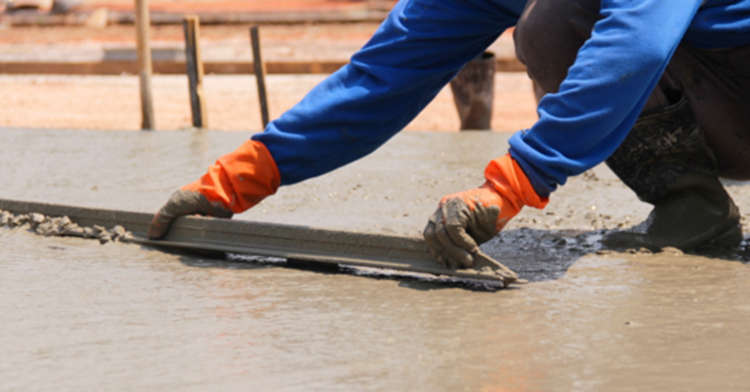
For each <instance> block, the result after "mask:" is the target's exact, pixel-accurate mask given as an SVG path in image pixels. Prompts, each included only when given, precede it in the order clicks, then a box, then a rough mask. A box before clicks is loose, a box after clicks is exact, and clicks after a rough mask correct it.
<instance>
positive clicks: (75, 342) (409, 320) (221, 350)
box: [0, 129, 750, 392]
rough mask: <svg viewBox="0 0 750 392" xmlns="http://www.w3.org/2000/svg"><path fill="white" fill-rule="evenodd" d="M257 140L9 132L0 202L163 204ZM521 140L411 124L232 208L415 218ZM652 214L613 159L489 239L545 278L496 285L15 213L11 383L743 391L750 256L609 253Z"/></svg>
mask: <svg viewBox="0 0 750 392" xmlns="http://www.w3.org/2000/svg"><path fill="white" fill-rule="evenodd" d="M247 137H248V134H247V133H220V132H200V131H180V132H159V133H154V132H101V131H98V132H89V131H69V130H59V131H54V130H21V129H3V130H1V131H0V143H2V146H3V147H4V148H3V150H2V153H0V178H2V179H3V186H2V187H1V188H0V198H6V199H21V200H29V201H39V202H50V203H55V204H69V205H78V206H85V207H96V208H108V209H122V210H135V211H143V212H153V211H155V210H156V209H157V208H158V207H159V206H160V205H161V204H162V203H163V202H164V201H165V200H166V199H167V198H168V197H169V195H170V193H171V192H172V191H173V190H174V189H175V188H177V187H179V186H181V185H183V184H184V183H187V182H189V181H193V180H194V179H195V178H197V177H198V176H199V175H200V174H202V173H203V171H204V170H205V168H206V166H207V165H208V164H210V163H211V162H212V161H213V160H214V159H216V157H218V156H220V155H222V154H224V153H226V152H228V151H231V150H233V149H234V148H235V147H236V146H237V145H239V144H240V143H241V142H242V141H243V140H245V139H246V138H247ZM506 148H507V135H504V134H499V133H466V134H433V133H404V134H401V135H398V136H396V137H395V138H394V139H393V140H392V141H390V142H389V143H387V144H386V145H385V146H384V147H383V148H382V149H380V150H378V151H377V152H375V153H373V154H372V155H370V156H368V157H366V158H364V159H362V160H360V161H358V162H355V163H353V164H351V165H348V166H346V167H343V168H341V169H339V170H337V171H335V172H333V173H331V174H330V175H326V176H322V177H319V178H315V179H311V180H310V181H306V182H303V183H301V184H298V185H294V186H290V187H285V188H282V189H281V190H280V191H279V192H278V194H277V195H275V196H273V197H271V198H269V199H267V200H266V201H264V202H263V203H261V204H260V205H259V206H257V207H256V208H254V209H252V210H251V211H248V212H246V213H244V214H240V215H238V216H237V217H236V219H248V220H262V221H270V222H278V223H293V224H300V225H308V226H314V227H322V228H332V229H345V230H356V231H363V232H374V233H396V234H400V235H408V236H419V235H420V232H421V230H422V226H423V225H424V223H425V220H426V219H427V217H428V216H429V214H431V213H432V210H433V209H434V207H435V205H436V203H437V200H439V198H440V197H441V196H442V195H444V194H445V193H449V192H455V191H458V190H462V189H466V188H468V187H472V186H476V185H478V184H479V183H480V182H481V180H482V170H483V168H484V165H485V164H486V162H487V161H488V160H489V159H491V158H493V157H495V156H497V155H499V154H502V153H503V152H504V151H505V150H506ZM727 188H728V190H729V192H730V193H731V194H732V196H733V197H734V198H735V200H736V201H737V204H738V205H739V206H740V208H744V209H745V211H743V214H744V215H743V218H744V219H743V225H744V229H745V232H746V233H747V231H748V220H747V218H748V215H747V211H746V209H748V208H750V189H749V188H750V186H748V184H746V183H737V182H728V183H727ZM648 211H649V206H648V205H645V204H643V203H640V202H638V201H637V199H636V198H635V196H634V195H633V194H632V192H630V191H629V190H627V189H626V188H625V187H624V186H622V185H621V184H620V183H619V181H618V180H617V179H616V178H614V176H612V174H611V173H610V172H609V171H608V170H607V169H606V168H604V167H597V168H595V169H593V170H591V171H589V172H587V173H586V174H584V175H583V176H580V177H576V178H572V179H570V181H569V182H568V184H566V185H565V186H564V187H562V188H561V189H560V190H558V191H557V192H555V193H554V194H553V196H552V200H551V202H550V205H549V206H548V207H547V209H545V210H543V211H538V210H534V209H525V210H524V211H522V212H521V214H520V215H519V216H518V217H516V219H514V220H513V221H512V222H511V223H510V224H509V226H508V227H507V228H506V230H504V231H503V233H502V234H501V235H499V236H498V237H496V238H495V239H494V240H493V241H492V242H491V243H490V244H488V245H487V246H486V248H487V250H488V251H489V252H490V253H491V254H492V255H493V256H495V257H496V258H498V259H500V260H501V261H503V262H504V263H505V264H507V265H509V266H511V267H512V268H514V269H515V270H516V271H517V272H519V274H520V275H521V277H524V278H527V279H530V280H533V282H531V283H529V284H527V285H524V286H518V287H517V288H511V289H509V290H502V291H500V292H493V293H487V292H485V291H473V290H466V289H465V288H464V287H453V286H447V285H443V284H434V283H430V282H423V281H413V280H403V279H373V278H372V276H373V275H372V274H371V273H369V272H368V271H361V270H359V271H355V273H356V274H360V273H363V274H365V275H366V276H367V278H361V277H359V276H352V275H351V274H332V273H328V272H321V271H310V270H302V269H296V268H295V269H292V268H278V267H276V266H268V265H258V264H257V263H254V262H253V263H247V262H244V261H242V260H232V259H230V260H216V259H210V258H204V257H201V256H199V255H194V254H190V255H180V254H172V253H165V252H162V251H159V250H155V249H152V248H147V247H141V246H138V245H135V244H124V243H116V242H110V243H108V244H107V245H104V246H100V245H99V244H98V243H97V242H95V241H90V240H83V239H80V238H70V237H58V236H47V237H45V236H40V235H36V234H33V233H31V232H29V230H27V229H23V227H27V228H31V227H33V226H31V225H30V224H28V223H27V225H28V226H23V225H22V226H15V228H14V229H10V230H9V229H7V228H0V249H2V252H0V253H1V254H2V257H0V268H1V269H2V273H0V325H2V326H3V333H0V347H2V355H3V360H0V379H2V384H0V385H2V386H0V389H7V390H34V391H61V390H63V391H80V390H123V389H137V390H164V389H167V390H186V391H205V390H207V389H208V390H228V391H233V390H237V391H242V390H247V389H248V385H252V386H253V388H255V389H258V390H274V391H301V390H304V391H307V390H311V389H312V390H372V391H383V390H429V391H456V390H507V391H528V390H538V391H623V392H625V391H633V390H659V391H661V390H667V391H672V390H679V391H707V390H720V391H744V390H746V389H747V388H746V386H747V385H750V384H749V383H750V377H749V376H748V373H747V371H746V368H747V361H748V358H750V348H748V345H747V344H746V343H747V332H746V330H747V325H750V306H748V302H747V298H748V296H750V285H748V282H750V269H749V268H748V265H746V264H743V263H739V262H730V261H727V260H726V259H732V260H736V259H737V258H738V257H739V258H741V255H740V252H739V251H738V254H737V255H730V256H731V257H727V256H726V255H719V256H716V257H698V256H694V255H686V254H682V253H681V252H679V251H676V250H670V249H666V250H665V251H663V252H660V253H656V254H651V253H647V252H642V251H638V250H634V251H632V252H630V253H617V254H607V253H608V252H604V251H602V250H601V249H600V247H599V245H598V238H599V237H600V236H601V234H602V233H603V232H604V231H606V230H614V229H617V228H618V227H620V226H622V227H627V226H629V225H631V224H632V223H637V222H638V221H640V219H642V218H643V217H645V216H646V214H647V213H648ZM5 216H6V218H0V219H5V220H7V221H10V220H11V219H13V220H15V219H17V218H16V217H10V216H9V215H5ZM26 219H31V221H32V222H33V221H37V222H39V224H38V225H37V227H39V226H41V225H42V224H43V223H44V222H45V220H44V219H42V218H41V217H33V216H31V217H27V218H26ZM18 223H21V221H20V220H19V221H18ZM13 224H15V223H13ZM603 253H604V254H603Z"/></svg>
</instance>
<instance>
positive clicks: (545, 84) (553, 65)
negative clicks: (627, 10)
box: [513, 0, 600, 92]
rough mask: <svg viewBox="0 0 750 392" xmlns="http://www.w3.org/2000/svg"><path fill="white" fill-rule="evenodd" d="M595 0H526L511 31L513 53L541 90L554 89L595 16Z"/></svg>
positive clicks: (573, 59) (597, 8) (588, 31)
mask: <svg viewBox="0 0 750 392" xmlns="http://www.w3.org/2000/svg"><path fill="white" fill-rule="evenodd" d="M599 8H600V1H599V0H574V1H571V0H530V1H529V2H528V3H527V5H526V9H525V10H524V12H523V14H522V15H521V17H520V18H519V20H518V23H517V24H516V30H515V32H514V34H513V39H514V41H515V48H516V55H517V56H518V59H519V60H520V61H521V62H522V63H524V64H525V65H526V69H527V72H528V73H529V76H530V77H531V79H533V80H534V81H535V82H536V83H537V84H538V85H539V87H540V88H541V89H542V90H543V91H544V92H554V91H557V89H558V87H559V86H560V83H561V82H562V81H563V79H565V76H566V75H567V70H568V68H569V67H570V66H571V65H572V64H573V61H575V58H576V55H577V53H578V49H579V48H580V47H581V46H582V45H583V43H584V42H585V41H586V40H587V39H588V38H589V36H590V35H591V29H592V28H593V26H594V23H596V21H597V20H598V19H599Z"/></svg>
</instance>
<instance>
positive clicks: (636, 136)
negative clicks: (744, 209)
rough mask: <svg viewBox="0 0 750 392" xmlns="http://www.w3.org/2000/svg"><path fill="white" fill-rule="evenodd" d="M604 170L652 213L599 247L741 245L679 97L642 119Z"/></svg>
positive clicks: (733, 212)
mask: <svg viewBox="0 0 750 392" xmlns="http://www.w3.org/2000/svg"><path fill="white" fill-rule="evenodd" d="M607 165H609V167H610V169H612V171H614V172H615V174H616V175H617V176H618V177H619V178H620V179H621V180H622V181H623V182H624V183H625V184H626V185H627V186H628V187H630V188H631V189H633V190H634V191H635V193H636V195H638V197H639V198H640V199H641V200H643V201H645V202H647V203H651V204H653V205H654V208H653V210H652V211H651V213H650V214H649V216H648V218H647V219H646V220H645V221H644V222H642V223H641V224H639V225H637V226H635V227H634V228H632V229H630V230H628V231H620V232H615V233H611V234H609V235H607V236H605V238H604V239H603V243H604V245H605V246H607V247H610V248H615V249H628V248H635V249H640V248H648V249H651V250H659V249H662V248H664V247H668V246H672V247H676V248H680V249H682V250H685V251H696V250H698V251H700V250H703V249H716V248H721V249H724V248H734V247H736V246H738V245H739V243H740V242H741V241H742V229H741V226H740V214H739V210H738V208H737V206H736V205H735V204H734V202H733V201H732V199H731V197H730V196H729V195H728V194H727V192H726V191H725V190H724V187H723V186H722V185H721V183H720V182H719V179H718V170H717V162H716V157H715V156H714V154H713V152H712V151H711V150H710V149H709V147H708V145H707V144H706V141H705V138H704V135H703V131H702V130H701V128H700V127H699V126H698V124H697V122H696V121H695V119H694V117H693V113H692V110H691V109H690V107H689V105H688V102H687V100H686V99H685V98H684V97H683V98H682V99H681V100H679V101H678V102H677V103H675V104H673V105H671V106H668V107H666V108H664V109H661V110H659V111H656V112H651V113H648V114H644V115H642V116H641V118H639V120H638V121H637V122H636V124H635V126H634V127H633V129H632V130H631V131H630V134H629V135H628V137H627V138H626V139H625V141H624V142H623V143H622V145H620V147H619V148H618V149H617V151H615V153H614V154H613V155H612V156H611V157H610V158H609V159H607Z"/></svg>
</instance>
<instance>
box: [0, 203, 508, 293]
mask: <svg viewBox="0 0 750 392" xmlns="http://www.w3.org/2000/svg"><path fill="white" fill-rule="evenodd" d="M0 211H8V212H10V213H13V214H34V215H38V214H43V215H46V216H51V217H52V216H54V217H58V216H59V217H67V218H69V220H67V219H66V220H65V222H73V223H75V224H77V225H80V226H84V227H85V226H92V227H115V226H118V225H119V226H122V227H123V228H124V229H125V230H127V231H129V234H126V235H119V236H118V239H119V240H120V241H122V242H131V243H137V244H141V245H146V246H153V247H158V248H171V249H181V250H187V251H216V252H226V253H236V254H246V255H254V256H267V257H280V258H284V259H287V260H288V261H302V262H314V263H323V264H335V265H338V264H344V265H351V266H360V267H370V268H379V269H391V270H398V271H408V272H417V273H426V274H433V275H438V276H451V277H456V278H461V279H468V280H478V281H483V282H486V283H496V284H499V285H501V286H503V287H506V286H508V285H509V284H511V283H514V282H523V281H521V280H519V279H518V276H517V275H516V274H515V273H514V272H513V271H512V270H510V269H509V268H507V267H505V266H504V265H502V264H501V263H499V262H497V261H495V260H493V259H492V258H490V257H489V256H486V257H485V258H483V259H482V260H481V261H480V264H481V265H477V266H475V267H476V268H477V269H460V270H452V269H448V268H445V267H443V266H441V265H439V264H438V263H437V262H436V261H435V260H434V259H433V258H432V256H430V254H429V253H428V251H427V247H426V244H425V243H424V241H423V240H422V239H418V238H411V237H401V236H392V235H384V234H369V233H357V232H347V231H338V230H326V229H319V228H312V227H307V226H297V225H286V224H274V223H263V222H252V221H235V220H227V219H217V218H210V217H201V216H188V217H181V218H179V219H177V220H176V221H175V223H174V224H173V225H172V228H171V230H170V232H169V234H168V235H167V237H165V238H164V239H163V240H150V239H148V238H147V237H146V231H147V229H148V225H149V223H150V222H151V218H152V215H151V214H148V213H142V212H132V211H121V210H109V209H98V208H84V207H76V206H68V205H59V204H47V203H37V202H28V201H18V200H7V199H0ZM61 235H65V233H64V231H63V232H62V234H61Z"/></svg>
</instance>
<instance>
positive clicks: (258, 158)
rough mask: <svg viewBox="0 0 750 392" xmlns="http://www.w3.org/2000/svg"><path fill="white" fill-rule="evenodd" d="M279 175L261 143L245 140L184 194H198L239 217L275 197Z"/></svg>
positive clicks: (266, 149)
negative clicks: (219, 204) (270, 196)
mask: <svg viewBox="0 0 750 392" xmlns="http://www.w3.org/2000/svg"><path fill="white" fill-rule="evenodd" d="M280 184H281V175H280V174H279V169H278V167H277V166H276V161H274V159H273V156H271V153H270V152H269V151H268V148H267V147H266V146H265V145H264V144H263V143H261V142H258V141H254V140H248V141H246V142H245V143H243V144H242V145H241V146H240V147H239V148H238V149H236V150H235V151H234V152H231V153H229V154H227V155H224V156H222V157H221V158H219V159H218V160H217V161H216V163H214V164H213V165H211V166H210V167H209V168H208V171H207V172H206V174H204V175H203V177H201V178H200V179H199V180H197V181H195V182H193V183H191V184H188V185H185V186H184V187H182V189H183V190H189V191H194V192H199V193H201V194H203V195H204V196H206V198H207V199H208V200H209V201H218V202H220V203H222V204H223V205H224V207H226V208H227V209H229V210H231V211H232V212H234V213H240V212H242V211H245V210H247V209H249V208H250V207H252V206H254V205H256V204H258V203H260V201H261V200H263V199H264V198H265V197H266V196H269V195H272V194H274V193H276V189H278V188H279V185H280Z"/></svg>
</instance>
